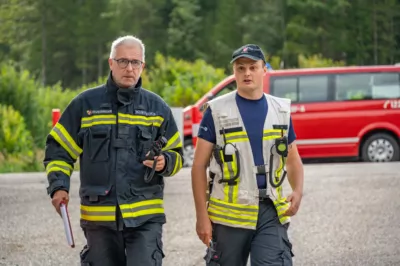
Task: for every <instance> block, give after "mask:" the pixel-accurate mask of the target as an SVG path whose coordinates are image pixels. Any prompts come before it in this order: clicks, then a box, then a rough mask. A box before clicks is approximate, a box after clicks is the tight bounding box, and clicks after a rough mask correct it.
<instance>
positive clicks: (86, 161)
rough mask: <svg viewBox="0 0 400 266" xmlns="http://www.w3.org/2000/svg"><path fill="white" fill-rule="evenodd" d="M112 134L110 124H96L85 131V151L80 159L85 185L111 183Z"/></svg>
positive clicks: (82, 181) (82, 183) (100, 185)
mask: <svg viewBox="0 0 400 266" xmlns="http://www.w3.org/2000/svg"><path fill="white" fill-rule="evenodd" d="M110 135H111V127H110V126H95V127H92V128H88V129H87V130H86V131H84V132H83V139H84V142H83V153H82V157H81V161H80V173H81V185H82V186H83V187H85V186H95V187H96V186H99V187H103V186H104V187H105V186H108V185H109V176H110V140H111V137H110Z"/></svg>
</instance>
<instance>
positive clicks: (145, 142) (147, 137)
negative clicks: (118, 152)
mask: <svg viewBox="0 0 400 266" xmlns="http://www.w3.org/2000/svg"><path fill="white" fill-rule="evenodd" d="M152 140H153V136H152V133H151V131H150V129H149V128H146V127H139V130H138V142H137V147H136V149H137V155H138V158H139V161H140V162H143V161H144V160H145V158H146V154H147V153H148V152H149V151H150V149H151V143H152Z"/></svg>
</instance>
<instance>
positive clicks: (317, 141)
mask: <svg viewBox="0 0 400 266" xmlns="http://www.w3.org/2000/svg"><path fill="white" fill-rule="evenodd" d="M358 141H359V138H332V139H299V140H296V144H297V145H313V144H316V145H317V144H349V143H357V142H358Z"/></svg>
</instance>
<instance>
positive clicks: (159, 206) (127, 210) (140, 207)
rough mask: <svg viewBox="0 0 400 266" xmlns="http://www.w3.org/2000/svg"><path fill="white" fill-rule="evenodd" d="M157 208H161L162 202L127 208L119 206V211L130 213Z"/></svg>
mask: <svg viewBox="0 0 400 266" xmlns="http://www.w3.org/2000/svg"><path fill="white" fill-rule="evenodd" d="M157 208H163V205H162V204H151V205H144V206H139V207H134V208H128V209H122V208H121V212H122V213H132V212H138V211H143V210H149V209H157Z"/></svg>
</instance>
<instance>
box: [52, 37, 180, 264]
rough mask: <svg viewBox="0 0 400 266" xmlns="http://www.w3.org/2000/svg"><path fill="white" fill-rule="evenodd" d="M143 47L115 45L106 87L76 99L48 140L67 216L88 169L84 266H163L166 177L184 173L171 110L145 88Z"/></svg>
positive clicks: (130, 41)
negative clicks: (75, 182) (74, 186)
mask: <svg viewBox="0 0 400 266" xmlns="http://www.w3.org/2000/svg"><path fill="white" fill-rule="evenodd" d="M144 61H145V48H144V45H143V43H142V42H141V41H140V40H139V39H137V38H136V37H133V36H125V37H120V38H118V39H117V40H115V41H114V42H113V44H112V46H111V53H110V58H109V65H110V69H111V71H110V74H109V77H108V80H107V82H106V84H104V85H101V86H99V87H96V88H93V89H89V90H86V91H84V92H82V93H81V94H79V95H78V96H76V97H75V98H74V99H73V100H72V101H71V102H70V104H69V105H68V107H67V108H66V109H65V111H64V112H63V114H62V116H61V117H60V120H59V122H58V123H57V124H56V125H55V126H54V128H53V129H52V130H51V132H50V134H49V135H48V137H47V142H46V154H45V159H44V165H45V167H46V171H47V177H48V182H49V186H48V189H47V192H48V194H49V195H50V196H51V198H52V203H53V205H54V207H55V208H56V210H57V211H58V212H59V211H60V210H59V208H60V203H61V202H62V201H65V202H68V198H69V196H68V193H69V191H70V176H71V173H72V171H73V168H74V163H75V162H76V160H77V159H78V158H79V163H80V189H79V194H80V199H81V202H80V203H81V205H80V212H81V216H80V222H81V227H82V229H83V231H84V234H85V237H86V240H87V245H86V246H85V247H84V249H83V250H82V251H81V265H94V266H96V265H110V266H111V265H162V259H163V257H164V253H163V245H162V226H163V224H164V223H165V222H166V217H165V214H164V207H163V189H164V181H163V178H164V177H168V176H173V175H175V174H176V173H177V172H178V171H179V170H180V169H181V167H182V163H183V159H182V142H181V138H180V135H179V131H178V128H177V126H176V124H175V120H174V118H173V116H172V113H171V109H170V108H169V107H168V105H167V104H166V103H165V102H164V101H163V99H162V98H161V97H159V96H158V95H156V94H154V93H152V92H150V91H147V90H145V89H144V88H143V87H142V79H141V73H142V70H143V68H144V66H145V63H144Z"/></svg>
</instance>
